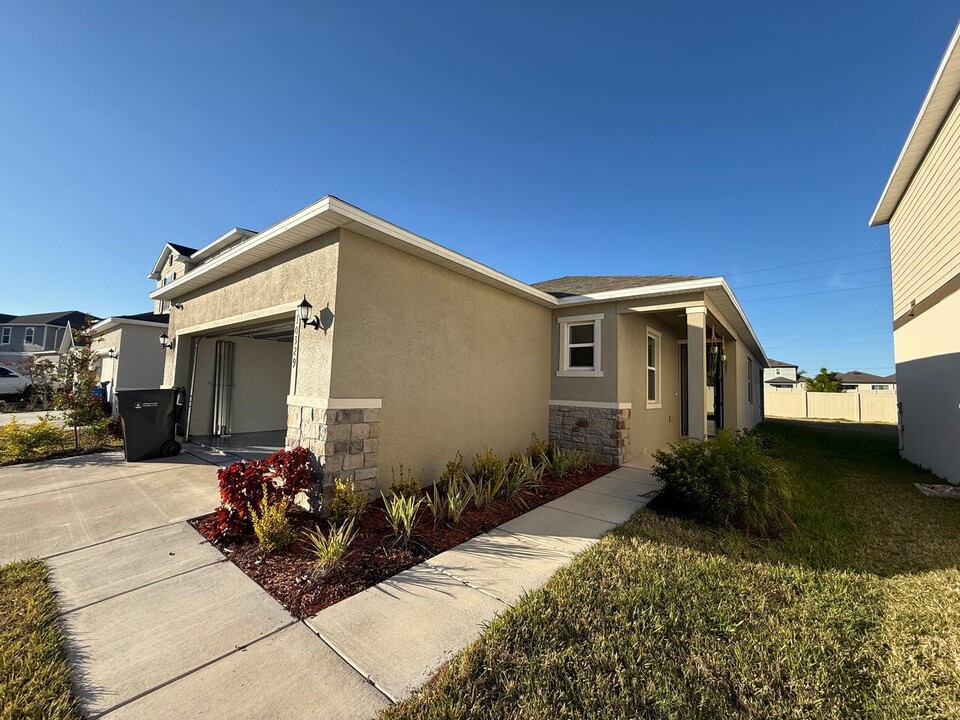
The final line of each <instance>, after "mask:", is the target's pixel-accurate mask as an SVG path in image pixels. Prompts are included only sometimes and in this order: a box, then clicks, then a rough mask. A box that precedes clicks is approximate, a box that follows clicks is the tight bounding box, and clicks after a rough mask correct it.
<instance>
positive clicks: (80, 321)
mask: <svg viewBox="0 0 960 720" xmlns="http://www.w3.org/2000/svg"><path fill="white" fill-rule="evenodd" d="M89 319H91V318H90V316H89V315H87V314H86V313H83V312H80V311H79V310H64V311H61V312H51V313H37V314H34V315H16V316H14V315H0V362H7V363H11V362H16V361H17V360H19V359H22V358H23V357H25V356H27V355H34V356H42V357H46V358H47V359H49V360H52V361H53V362H54V363H57V362H59V359H60V356H61V355H62V354H63V353H65V352H67V351H68V350H69V349H70V348H72V347H73V331H74V330H77V329H79V328H82V327H84V326H85V325H86V323H87V322H88V320H89ZM92 319H94V320H96V318H92Z"/></svg>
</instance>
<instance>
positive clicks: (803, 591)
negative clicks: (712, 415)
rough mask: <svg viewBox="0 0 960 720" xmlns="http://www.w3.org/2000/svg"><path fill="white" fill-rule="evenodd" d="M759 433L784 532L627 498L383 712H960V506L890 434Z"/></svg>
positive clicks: (777, 426)
mask: <svg viewBox="0 0 960 720" xmlns="http://www.w3.org/2000/svg"><path fill="white" fill-rule="evenodd" d="M762 430H763V431H764V432H766V433H768V434H770V435H772V436H774V437H776V438H777V439H778V442H777V447H776V450H775V452H776V454H777V455H778V456H779V457H781V458H782V459H783V460H784V461H785V463H786V464H787V466H788V467H789V469H790V471H791V476H792V479H793V490H794V518H795V520H796V522H797V526H798V530H797V531H796V532H795V533H793V534H791V535H789V536H787V537H784V538H781V539H779V540H758V539H755V538H754V539H751V538H746V537H744V536H743V535H741V534H739V533H736V532H733V531H724V530H717V529H709V528H705V527H702V526H698V525H697V524H695V523H693V522H691V521H687V520H681V519H678V518H674V517H666V516H661V515H658V514H656V512H654V511H652V510H649V509H645V510H641V511H639V512H638V513H636V514H635V515H634V517H633V518H632V519H631V520H630V521H629V522H628V523H626V524H625V525H623V526H621V527H620V528H619V529H618V530H616V531H615V532H614V533H612V534H610V535H608V536H607V537H606V538H604V539H603V540H602V541H601V542H600V543H598V544H597V545H596V546H595V547H594V548H592V549H591V550H590V551H588V552H587V553H585V554H584V555H582V556H580V558H579V559H578V560H577V561H575V562H574V563H573V564H572V565H570V566H569V567H567V568H565V569H564V570H562V571H561V572H559V573H558V574H557V575H556V576H554V578H553V579H552V580H551V581H550V582H549V583H548V584H547V586H546V587H544V588H543V589H542V590H540V591H538V592H535V593H532V594H530V595H527V596H526V597H525V598H524V599H523V600H521V601H520V603H518V604H517V605H516V606H515V607H514V608H513V609H512V610H510V611H508V612H507V613H505V614H504V615H502V616H501V617H499V618H498V619H497V620H496V621H494V622H493V623H492V625H491V626H490V627H489V628H488V630H487V631H486V632H485V633H484V635H483V637H482V638H481V639H480V640H479V641H478V642H476V643H475V644H474V645H472V646H471V647H469V648H467V649H466V650H465V651H464V652H462V653H461V654H460V655H458V656H457V657H456V658H455V659H454V660H453V661H452V662H451V663H450V664H449V666H448V667H447V668H445V669H444V670H443V671H442V672H441V674H440V675H439V676H438V677H437V678H436V679H435V680H434V681H433V682H432V683H431V684H430V685H428V686H427V688H425V690H424V691H423V692H422V693H421V694H420V695H418V696H416V697H414V698H412V699H411V700H409V701H407V702H405V703H402V704H400V705H398V706H396V707H393V708H391V709H389V710H387V711H386V713H385V714H384V717H386V718H394V719H396V718H418V719H419V718H587V717H591V718H592V717H597V718H683V719H684V720H686V719H688V718H725V717H744V718H758V719H759V718H764V719H767V718H957V717H960V574H958V572H957V566H958V564H960V502H957V501H954V500H946V499H939V498H928V497H926V496H924V495H922V494H920V493H919V492H918V491H917V490H916V489H915V488H914V487H913V485H912V483H913V482H931V481H934V482H935V480H932V477H931V476H930V475H928V474H926V473H924V472H922V471H921V470H918V469H916V468H914V467H912V466H910V465H909V464H907V463H905V462H903V461H902V460H900V459H899V457H898V455H897V445H896V443H897V438H896V430H895V429H894V428H890V427H884V426H860V425H840V424H827V423H790V422H784V421H781V422H768V423H766V424H765V425H764V426H763V428H762Z"/></svg>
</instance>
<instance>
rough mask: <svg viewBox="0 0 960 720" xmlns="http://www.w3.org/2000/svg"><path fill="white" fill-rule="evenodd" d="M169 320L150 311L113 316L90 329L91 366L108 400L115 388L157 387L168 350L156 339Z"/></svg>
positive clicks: (161, 381)
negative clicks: (92, 356) (92, 363)
mask: <svg viewBox="0 0 960 720" xmlns="http://www.w3.org/2000/svg"><path fill="white" fill-rule="evenodd" d="M169 319H170V318H169V316H168V315H157V314H154V313H152V312H147V313H140V314H139V315H113V316H111V317H108V318H106V319H105V320H101V321H100V322H98V323H97V324H95V325H94V326H93V327H92V328H91V342H92V347H93V353H94V358H95V361H94V362H95V364H94V368H93V369H94V370H95V371H96V372H97V373H98V375H99V377H100V382H101V383H102V384H103V386H104V388H105V389H106V391H107V399H108V400H110V401H111V402H112V401H113V394H114V392H116V391H117V390H130V389H134V388H157V387H160V385H161V384H162V383H163V364H164V360H165V358H166V352H167V349H166V347H164V346H163V345H161V344H160V342H159V339H160V335H161V334H162V333H164V332H165V331H166V329H167V323H168V322H169Z"/></svg>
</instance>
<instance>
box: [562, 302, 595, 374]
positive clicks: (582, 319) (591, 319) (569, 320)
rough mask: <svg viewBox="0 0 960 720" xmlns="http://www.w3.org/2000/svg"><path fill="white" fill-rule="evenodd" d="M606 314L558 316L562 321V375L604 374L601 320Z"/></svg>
mask: <svg viewBox="0 0 960 720" xmlns="http://www.w3.org/2000/svg"><path fill="white" fill-rule="evenodd" d="M601 320H603V315H574V316H571V317H560V318H557V322H558V323H559V324H560V365H559V367H558V368H557V376H559V377H564V376H566V377H603V371H602V370H601V369H600V368H601V366H600V321H601Z"/></svg>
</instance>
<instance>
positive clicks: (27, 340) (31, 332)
mask: <svg viewBox="0 0 960 720" xmlns="http://www.w3.org/2000/svg"><path fill="white" fill-rule="evenodd" d="M28 336H29V337H28ZM36 336H37V329H36V328H32V327H28V328H26V329H25V330H24V331H23V344H24V345H26V344H28V343H29V344H30V345H34V344H35V343H34V342H33V340H34V338H35V337H36Z"/></svg>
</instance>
